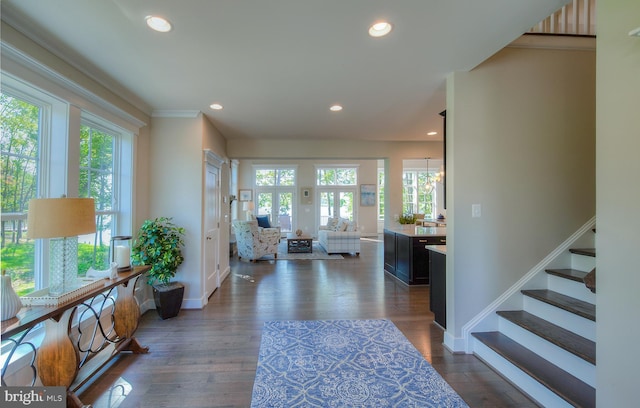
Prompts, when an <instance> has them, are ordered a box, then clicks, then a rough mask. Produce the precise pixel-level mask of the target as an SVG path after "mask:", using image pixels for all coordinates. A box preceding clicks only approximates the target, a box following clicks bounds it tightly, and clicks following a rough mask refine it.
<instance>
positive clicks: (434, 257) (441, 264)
mask: <svg viewBox="0 0 640 408" xmlns="http://www.w3.org/2000/svg"><path fill="white" fill-rule="evenodd" d="M427 250H428V251H429V252H430V254H429V271H430V273H431V276H430V279H431V284H430V288H429V308H430V309H431V311H432V312H433V321H434V322H436V323H437V324H439V325H440V326H441V327H442V328H443V329H446V328H447V246H446V245H427Z"/></svg>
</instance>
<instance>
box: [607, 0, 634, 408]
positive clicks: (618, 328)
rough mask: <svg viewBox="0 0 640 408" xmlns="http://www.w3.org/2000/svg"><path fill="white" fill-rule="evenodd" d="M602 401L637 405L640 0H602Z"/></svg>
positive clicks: (609, 403) (614, 405) (611, 405)
mask: <svg viewBox="0 0 640 408" xmlns="http://www.w3.org/2000/svg"><path fill="white" fill-rule="evenodd" d="M597 15H598V39H597V47H598V56H597V84H598V85H597V95H598V97H597V102H596V106H597V116H596V121H597V128H596V129H597V143H596V146H597V167H596V168H597V176H596V177H597V186H598V192H597V200H596V203H597V214H596V215H597V234H596V246H597V257H596V267H597V270H598V272H597V291H598V294H597V296H598V303H597V310H596V321H597V346H596V352H597V354H598V364H597V382H598V387H597V393H596V397H597V405H598V406H599V407H631V406H637V405H638V385H639V382H638V367H639V366H640V357H639V356H638V353H637V348H638V339H639V338H640V318H639V317H638V311H640V295H639V293H640V292H639V290H638V288H640V271H639V269H640V268H639V266H640V251H639V250H638V249H639V248H640V215H639V212H640V182H639V181H638V180H639V178H640V160H639V159H638V152H640V115H639V114H638V106H640V101H639V97H640V38H638V37H630V36H628V34H627V33H628V32H629V31H630V30H632V29H634V28H637V27H640V1H636V0H624V1H623V0H598V2H597Z"/></svg>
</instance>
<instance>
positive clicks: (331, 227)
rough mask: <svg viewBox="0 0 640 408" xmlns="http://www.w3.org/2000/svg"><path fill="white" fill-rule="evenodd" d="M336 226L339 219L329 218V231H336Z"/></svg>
mask: <svg viewBox="0 0 640 408" xmlns="http://www.w3.org/2000/svg"><path fill="white" fill-rule="evenodd" d="M336 225H338V218H337V217H329V218H327V229H328V230H332V231H335V230H336Z"/></svg>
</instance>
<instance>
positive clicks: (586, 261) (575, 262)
mask: <svg viewBox="0 0 640 408" xmlns="http://www.w3.org/2000/svg"><path fill="white" fill-rule="evenodd" d="M595 267H596V258H594V257H593V256H586V255H580V254H571V269H577V270H579V271H584V272H591V270H592V269H593V268H595Z"/></svg>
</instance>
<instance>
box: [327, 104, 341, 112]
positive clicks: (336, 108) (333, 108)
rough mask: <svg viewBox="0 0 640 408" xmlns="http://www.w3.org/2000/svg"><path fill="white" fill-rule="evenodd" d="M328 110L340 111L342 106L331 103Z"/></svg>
mask: <svg viewBox="0 0 640 408" xmlns="http://www.w3.org/2000/svg"><path fill="white" fill-rule="evenodd" d="M329 110H330V111H331V112H340V111H341V110H342V106H340V105H333V106H331V107H330V108H329Z"/></svg>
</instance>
